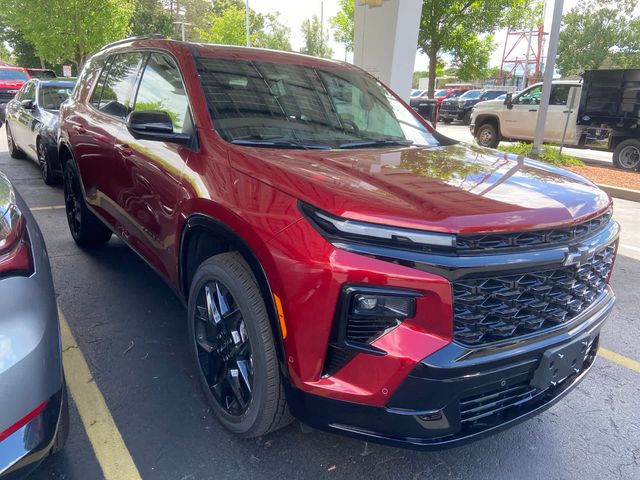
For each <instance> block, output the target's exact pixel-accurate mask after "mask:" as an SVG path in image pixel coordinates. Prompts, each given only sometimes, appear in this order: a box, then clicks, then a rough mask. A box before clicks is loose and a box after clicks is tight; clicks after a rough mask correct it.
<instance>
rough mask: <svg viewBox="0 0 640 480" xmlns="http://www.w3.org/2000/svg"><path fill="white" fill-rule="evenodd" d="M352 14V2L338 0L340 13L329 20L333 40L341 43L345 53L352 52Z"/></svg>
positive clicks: (352, 0) (349, 0)
mask: <svg viewBox="0 0 640 480" xmlns="http://www.w3.org/2000/svg"><path fill="white" fill-rule="evenodd" d="M354 13H355V1H354V0H340V11H339V12H338V13H337V14H336V15H335V16H333V17H331V18H330V19H329V21H330V22H331V26H332V27H333V38H334V39H335V41H336V42H339V43H342V44H343V45H344V48H345V50H346V51H347V52H352V51H353V32H354V20H353V16H354Z"/></svg>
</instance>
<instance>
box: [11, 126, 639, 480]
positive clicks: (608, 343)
mask: <svg viewBox="0 0 640 480" xmlns="http://www.w3.org/2000/svg"><path fill="white" fill-rule="evenodd" d="M0 170H1V171H3V172H4V173H6V174H7V175H8V176H9V178H10V179H11V180H12V181H13V183H14V185H15V186H16V187H17V189H18V190H19V191H20V193H21V194H22V196H23V197H24V199H25V200H26V202H27V203H28V204H29V205H30V207H31V208H33V209H34V215H35V217H36V219H37V221H38V223H39V225H40V228H41V229H42V232H43V234H44V237H45V239H46V242H47V246H48V250H49V255H50V261H51V266H52V270H53V275H54V281H55V285H56V290H57V298H58V304H59V306H60V308H61V311H62V312H63V313H64V317H65V318H66V322H67V323H68V324H69V326H70V328H71V331H72V333H73V336H74V337H75V339H76V341H77V344H78V347H79V351H80V352H81V353H82V354H83V356H84V359H86V362H87V364H88V366H89V369H90V371H91V373H92V375H93V381H92V383H93V382H95V386H96V387H97V388H98V389H99V391H100V392H101V394H102V396H103V397H104V400H105V403H106V407H107V409H108V412H109V414H110V417H111V418H112V419H113V424H114V426H115V428H117V431H118V432H119V434H120V435H121V438H122V440H123V442H124V451H123V452H122V451H118V450H110V448H111V446H110V445H108V444H101V443H100V442H101V441H102V440H101V437H96V436H95V431H94V430H93V425H92V424H91V423H87V422H85V423H86V425H85V424H83V422H82V420H81V418H80V415H79V413H78V411H79V409H78V408H77V407H78V406H80V407H82V408H81V409H80V410H82V411H85V412H90V411H92V409H93V408H94V407H95V408H98V406H94V405H77V404H76V402H73V404H72V411H71V421H72V425H71V433H70V437H69V442H68V444H67V447H66V449H65V451H64V452H63V453H61V454H60V455H58V456H55V457H51V458H48V459H47V460H45V462H44V463H43V465H42V466H41V468H40V469H39V470H38V471H37V472H36V473H35V475H34V476H33V478H34V479H60V480H62V479H80V480H93V479H100V478H103V477H104V474H103V471H110V472H113V471H118V468H119V467H118V462H119V461H120V459H119V455H125V456H130V459H132V460H133V462H134V463H135V468H134V470H135V469H137V472H138V473H139V477H136V476H135V475H134V476H131V474H130V473H127V474H124V473H123V474H122V475H120V476H117V475H116V476H111V478H122V479H126V480H128V479H129V478H131V480H134V479H135V478H144V479H172V480H173V479H175V480H189V479H214V478H215V479H220V478H230V479H235V478H242V479H272V478H273V479H276V478H277V479H289V478H302V479H305V480H310V479H315V478H350V479H353V478H368V479H369V478H370V479H377V478H380V479H416V480H419V479H427V478H431V479H433V478H448V479H449V478H451V479H457V478H460V479H469V478H488V479H489V478H490V479H513V478H549V479H575V478H601V479H634V478H635V479H637V478H640V415H638V412H639V411H640V369H639V367H638V366H639V365H640V364H638V363H637V362H638V361H640V347H638V343H639V342H638V339H640V324H639V323H638V321H637V319H638V317H639V314H640V302H639V301H638V293H637V292H638V282H639V280H640V228H639V226H640V204H635V203H632V202H627V201H623V200H619V201H616V202H615V217H616V218H617V219H618V221H619V222H620V223H621V224H622V226H623V233H622V240H621V247H620V250H619V256H618V260H617V263H616V268H615V272H614V277H613V287H614V289H615V291H616V293H617V295H618V303H617V305H616V307H615V311H614V313H613V314H612V316H611V317H610V318H609V320H608V322H607V324H606V325H605V327H604V331H603V335H602V339H601V346H602V347H604V348H605V349H606V350H605V351H603V353H602V355H601V358H599V359H598V360H597V361H596V364H595V366H594V368H593V370H592V372H591V374H590V375H589V376H587V378H586V379H585V381H584V382H583V383H582V384H581V385H580V386H579V387H578V388H577V389H576V390H574V391H573V392H572V393H571V394H570V395H569V396H568V397H567V398H566V399H564V400H563V401H562V402H560V403H559V404H557V405H556V406H554V407H552V408H551V409H550V410H548V411H547V412H545V413H543V414H542V415H540V416H538V417H535V418H534V419H532V420H530V421H528V422H526V423H524V424H520V425H519V426H517V427H515V428H513V429H511V430H508V431H505V432H502V433H500V434H498V435H495V436H493V437H490V438H488V439H484V440H481V441H479V442H476V443H473V444H470V445H466V446H463V447H458V448H455V449H451V450H446V451H441V452H433V453H424V452H415V451H408V450H399V449H394V448H390V447H384V446H380V445H374V444H368V443H364V442H361V441H356V440H352V439H348V438H343V437H338V436H334V435H332V434H327V433H322V432H317V431H311V432H308V431H305V432H303V431H302V430H301V428H300V426H299V424H297V423H294V424H292V425H290V426H289V427H287V428H286V429H284V430H282V431H279V432H277V433H275V434H273V435H270V436H268V437H264V438H259V439H253V440H240V439H237V438H235V437H233V436H232V435H230V434H228V433H227V432H226V431H224V430H223V429H222V427H221V426H219V424H218V423H217V422H216V420H215V419H214V417H213V415H212V413H211V412H209V410H208V407H207V405H206V402H205V399H204V397H203V395H202V394H201V393H200V387H199V385H198V382H197V379H196V377H195V367H194V365H193V364H192V361H191V358H190V356H189V353H188V351H187V329H186V321H185V320H186V313H185V310H184V308H183V306H182V305H181V304H180V302H179V301H178V300H177V298H175V297H174V295H173V293H172V292H171V291H170V290H169V288H168V287H166V286H165V284H164V283H163V282H162V280H160V279H159V277H157V276H156V275H155V273H154V272H153V271H152V270H151V269H150V268H148V267H147V266H146V264H145V263H144V262H143V261H142V260H140V259H139V258H138V257H137V256H136V255H135V254H134V253H133V252H132V251H130V250H129V249H128V248H127V247H126V246H125V245H124V244H123V243H122V242H120V241H118V240H116V239H115V238H114V239H112V240H111V241H110V242H109V243H108V244H107V245H106V246H105V247H103V248H100V249H98V250H95V251H92V252H86V251H83V250H80V249H79V248H78V247H76V245H75V244H74V242H73V240H72V239H71V236H70V235H69V232H68V229H67V224H66V219H65V213H64V209H63V208H60V207H61V206H62V204H63V197H62V189H61V188H60V187H54V188H52V187H47V186H46V185H44V183H43V182H42V180H41V178H40V175H39V171H38V168H37V166H36V164H35V163H33V162H31V161H28V160H14V159H11V158H10V157H9V155H8V153H7V147H6V135H5V132H4V128H2V129H0ZM50 207H53V208H50ZM616 354H617V356H616ZM66 361H67V357H65V362H66ZM634 361H635V363H634ZM65 367H68V364H67V363H65ZM75 373H76V372H75V371H74V370H73V369H71V370H70V369H69V368H67V372H66V374H67V376H68V377H69V376H72V375H74V374H75ZM72 395H74V397H75V396H76V395H75V392H74V391H73V390H72ZM78 399H80V401H81V402H84V401H86V397H79V396H78V398H75V400H76V401H77V400H78ZM98 451H100V452H101V453H100V454H99V455H98V454H97V453H96V452H98ZM105 452H106V453H105ZM98 458H100V460H98ZM124 471H126V470H122V472H124Z"/></svg>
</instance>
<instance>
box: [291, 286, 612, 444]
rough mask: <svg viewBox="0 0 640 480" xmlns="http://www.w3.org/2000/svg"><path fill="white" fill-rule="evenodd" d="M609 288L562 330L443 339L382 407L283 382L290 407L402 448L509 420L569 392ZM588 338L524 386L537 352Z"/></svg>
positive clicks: (326, 425) (608, 301) (483, 430)
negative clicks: (500, 343) (522, 336)
mask: <svg viewBox="0 0 640 480" xmlns="http://www.w3.org/2000/svg"><path fill="white" fill-rule="evenodd" d="M614 300H615V299H614V296H613V293H612V292H611V290H610V289H607V291H606V295H605V296H604V298H603V299H601V300H600V301H599V302H598V303H597V304H596V305H594V306H593V307H592V308H591V309H589V310H588V311H586V312H585V314H584V316H582V317H581V318H579V319H576V321H575V322H572V324H571V325H567V326H566V328H565V329H564V330H561V331H554V332H552V333H549V334H548V335H545V336H540V337H537V338H535V339H532V340H530V341H528V342H520V343H516V344H515V345H511V346H508V347H504V348H502V349H501V348H498V347H494V348H487V347H485V348H484V349H476V350H473V349H469V348H466V347H462V346H460V345H457V344H456V343H450V344H449V345H448V346H446V347H444V348H442V349H441V350H439V351H437V352H436V353H434V354H432V355H430V356H429V357H427V358H425V359H424V360H423V361H422V362H420V363H419V364H418V365H417V366H416V367H415V368H414V370H413V371H412V373H411V374H410V375H409V376H408V377H407V378H406V380H405V381H404V382H403V384H401V385H400V387H399V388H398V389H397V390H396V391H395V393H394V395H393V396H392V398H391V399H390V401H389V402H388V404H387V405H386V406H385V407H375V406H367V405H359V404H356V403H351V402H342V401H338V400H333V399H328V398H324V397H320V396H316V395H311V394H308V393H304V392H302V391H301V390H298V389H296V388H291V387H290V388H289V392H288V393H289V395H288V399H289V405H290V408H291V411H292V413H293V414H294V415H295V416H296V417H298V418H299V419H301V420H302V421H303V422H305V423H307V424H309V425H311V426H313V427H315V428H318V429H322V430H328V431H333V432H335V433H342V434H346V435H350V436H354V437H358V438H361V439H362V440H367V441H375V442H380V443H386V444H391V445H394V446H400V447H405V448H414V449H420V450H433V449H440V448H446V447H453V446H457V445H460V444H463V443H466V442H468V441H472V440H476V439H478V438H481V437H484V436H486V435H489V434H492V433H495V432H497V431H500V430H503V429H505V428H508V427H511V426H513V425H515V424H517V423H519V422H522V421H524V420H526V419H527V418H529V417H532V416H534V415H536V414H538V413H540V412H542V411H544V410H545V409H547V408H549V407H550V406H551V405H553V404H554V403H556V402H557V401H558V400H560V399H561V398H563V397H564V396H565V395H566V394H567V393H569V392H570V391H571V390H572V389H573V388H574V387H575V386H576V385H577V384H578V383H579V382H580V381H581V380H582V379H583V378H584V377H585V375H586V374H587V372H588V371H589V369H590V368H591V366H592V364H593V361H594V358H595V353H596V351H597V348H598V340H599V333H600V329H601V327H602V324H603V322H604V321H605V319H606V317H607V316H608V314H609V313H610V311H611V309H612V308H613V304H614ZM585 337H588V338H590V339H591V343H590V346H589V352H588V355H587V359H586V360H585V362H584V365H583V366H582V367H581V368H580V369H579V371H578V372H577V373H575V374H574V375H572V376H570V377H568V378H566V379H565V380H564V381H562V382H560V383H558V384H557V385H555V386H553V387H549V388H546V389H544V390H540V389H537V388H536V387H532V386H531V382H532V380H533V377H534V372H535V371H536V369H537V367H538V365H539V364H540V363H541V359H542V356H543V354H544V353H545V352H546V351H548V350H550V349H555V348H557V347H561V346H565V345H570V344H572V342H575V341H576V340H578V339H583V338H585Z"/></svg>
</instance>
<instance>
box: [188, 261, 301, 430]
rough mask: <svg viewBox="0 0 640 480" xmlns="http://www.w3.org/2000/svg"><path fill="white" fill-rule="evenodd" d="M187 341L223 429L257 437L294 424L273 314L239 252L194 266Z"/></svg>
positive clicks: (209, 399)
mask: <svg viewBox="0 0 640 480" xmlns="http://www.w3.org/2000/svg"><path fill="white" fill-rule="evenodd" d="M189 339H190V343H191V351H192V352H193V356H194V359H195V362H196V366H197V372H198V378H199V380H200V385H201V386H202V390H203V392H204V394H205V397H206V398H207V401H208V402H209V405H210V406H211V409H212V411H213V413H214V415H215V416H216V418H217V419H218V421H219V422H220V423H221V424H222V425H223V426H224V427H225V428H227V429H228V430H230V431H231V432H233V433H235V434H237V435H240V436H242V437H257V436H260V435H264V434H266V433H269V432H272V431H274V430H277V429H279V428H282V427H284V426H286V425H287V424H288V423H290V422H291V420H292V417H291V415H290V414H289V411H288V408H287V402H286V398H285V394H284V388H283V385H282V379H281V377H280V368H279V364H278V357H277V354H276V347H275V340H274V336H273V333H272V330H271V323H270V320H269V315H268V314H267V309H266V306H265V303H264V300H263V298H262V295H261V293H260V288H259V287H258V285H257V283H256V279H255V277H254V276H253V274H252V272H251V269H250V267H249V265H248V264H247V263H246V262H245V260H244V258H243V257H242V255H240V254H239V253H238V252H227V253H221V254H219V255H216V256H213V257H211V258H209V259H207V260H205V261H204V262H203V263H202V264H201V265H200V266H199V267H198V269H197V270H196V272H195V274H194V276H193V280H192V282H191V288H190V292H189Z"/></svg>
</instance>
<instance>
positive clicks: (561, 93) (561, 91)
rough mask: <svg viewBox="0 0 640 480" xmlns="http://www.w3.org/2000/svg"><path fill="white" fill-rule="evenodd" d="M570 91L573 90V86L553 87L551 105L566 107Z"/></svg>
mask: <svg viewBox="0 0 640 480" xmlns="http://www.w3.org/2000/svg"><path fill="white" fill-rule="evenodd" d="M569 90H571V85H553V87H551V96H550V97H549V105H566V104H567V100H568V99H569Z"/></svg>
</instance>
